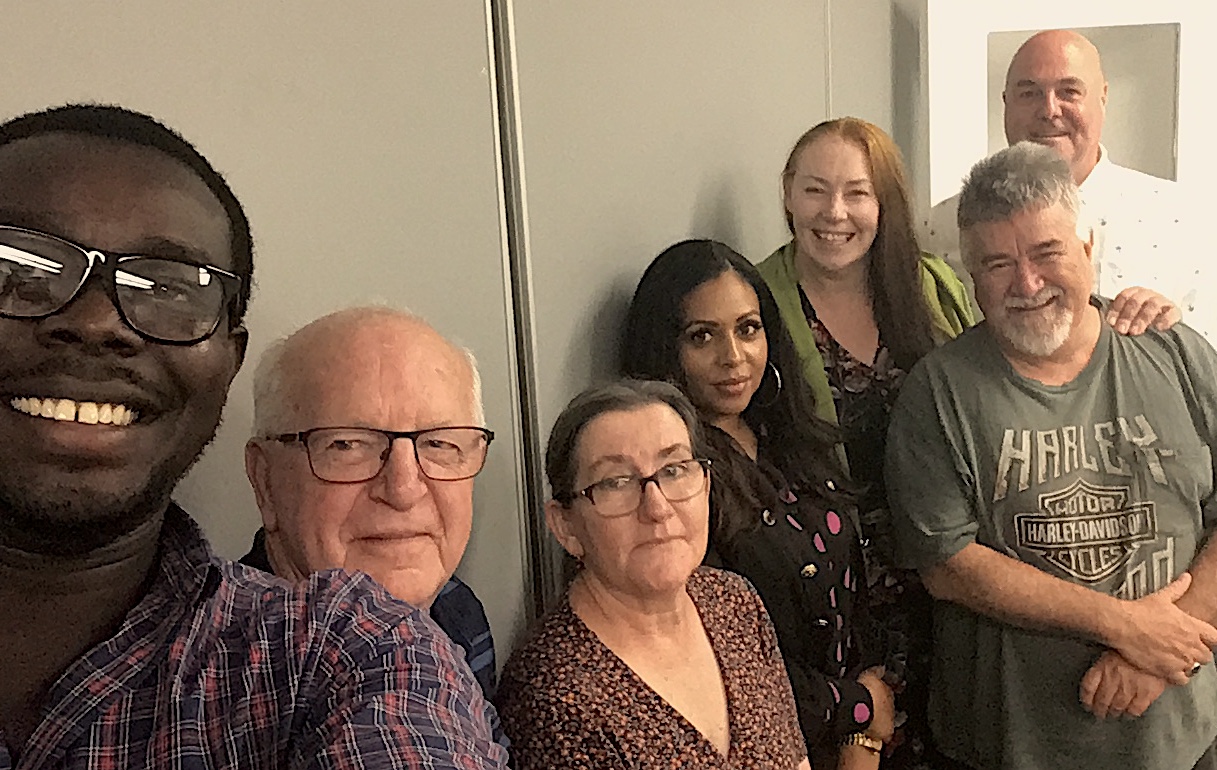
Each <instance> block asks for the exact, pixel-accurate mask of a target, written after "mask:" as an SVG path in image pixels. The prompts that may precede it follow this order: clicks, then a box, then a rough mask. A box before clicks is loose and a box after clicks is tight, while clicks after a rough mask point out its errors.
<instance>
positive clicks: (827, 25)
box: [824, 0, 837, 120]
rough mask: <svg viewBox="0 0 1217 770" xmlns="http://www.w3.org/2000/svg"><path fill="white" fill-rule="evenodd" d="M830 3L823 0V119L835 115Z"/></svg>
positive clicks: (829, 118)
mask: <svg viewBox="0 0 1217 770" xmlns="http://www.w3.org/2000/svg"><path fill="white" fill-rule="evenodd" d="M832 2H833V0H824V112H825V115H824V119H825V120H831V119H832V118H835V117H836V116H837V115H836V113H834V112H833V107H832Z"/></svg>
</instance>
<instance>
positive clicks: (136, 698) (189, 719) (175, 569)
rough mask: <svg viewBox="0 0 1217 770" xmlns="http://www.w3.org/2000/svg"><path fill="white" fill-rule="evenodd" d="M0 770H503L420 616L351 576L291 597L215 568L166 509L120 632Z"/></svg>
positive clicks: (267, 579)
mask: <svg viewBox="0 0 1217 770" xmlns="http://www.w3.org/2000/svg"><path fill="white" fill-rule="evenodd" d="M43 713H44V718H43V721H42V723H41V724H40V725H39V726H38V727H37V729H36V730H35V731H34V733H33V734H32V735H31V736H30V738H29V740H28V741H27V743H26V745H25V746H24V748H23V749H22V750H21V754H20V756H19V757H18V759H17V761H16V763H14V759H13V757H12V756H10V754H9V753H8V751H7V750H6V749H5V748H4V743H3V741H0V770H10V769H14V768H15V770H35V769H36V768H37V769H39V770H41V769H43V768H46V769H47V770H50V769H51V768H54V769H55V770H119V769H120V768H138V767H156V768H171V769H172V770H178V769H181V770H187V769H193V768H199V769H200V770H202V769H203V768H238V767H239V768H242V769H243V770H245V769H250V768H293V769H294V768H301V769H304V768H310V769H311V768H317V769H320V768H335V769H337V770H348V769H349V770H357V769H358V770H367V769H370V768H443V769H445V770H447V769H448V768H452V769H453V770H458V769H459V770H481V769H483V768H503V767H506V758H507V757H506V752H505V751H504V750H503V748H502V747H501V746H499V745H498V744H496V743H495V742H494V740H493V739H492V737H491V727H490V724H491V720H492V718H493V715H494V711H493V707H491V706H490V705H489V704H488V703H487V702H486V700H485V699H484V698H483V697H482V693H481V688H480V687H478V685H477V683H476V682H475V681H474V679H473V677H472V676H471V675H470V672H469V669H468V667H467V666H466V665H465V664H464V663H463V662H462V661H461V660H460V653H458V652H456V649H455V648H454V647H453V646H452V644H451V643H450V642H449V640H448V638H447V637H446V636H445V635H444V634H443V633H442V632H441V631H440V629H439V628H438V627H437V626H436V625H435V624H434V622H433V621H431V620H430V618H428V617H427V615H426V614H425V613H422V612H419V611H418V610H415V609H413V608H411V607H409V606H408V605H405V604H403V603H401V602H398V601H396V600H395V599H393V598H392V597H390V596H388V594H386V593H385V592H384V591H383V589H381V588H379V587H378V586H377V585H376V584H375V583H374V582H373V581H371V580H370V579H368V578H367V577H366V576H363V575H348V574H344V573H341V572H325V573H318V574H317V575H314V576H313V577H312V578H311V579H310V580H309V581H308V583H306V584H301V585H300V586H298V587H292V586H289V585H287V584H286V583H284V582H283V581H280V580H278V579H276V578H274V577H272V576H270V575H266V574H264V573H262V572H259V571H257V570H253V569H248V568H246V567H243V566H240V565H237V564H234V563H232V562H229V561H225V560H221V559H217V558H215V557H213V556H212V555H211V552H210V550H209V549H208V547H207V544H206V541H205V540H204V539H203V537H202V534H201V533H200V532H199V530H198V527H197V526H196V525H195V524H194V522H193V521H191V520H190V518H189V517H188V516H187V515H186V514H185V513H184V512H183V511H182V510H181V509H180V508H178V507H176V506H171V507H170V509H169V511H168V512H167V514H166V517H165V524H164V527H163V529H162V533H161V553H160V560H159V565H158V568H157V571H156V573H155V574H154V576H153V579H152V584H151V587H150V589H149V591H148V593H147V595H146V596H145V597H144V599H143V600H142V601H141V602H140V603H139V605H138V606H136V607H135V608H134V609H133V610H132V611H131V612H130V613H129V614H128V615H127V617H126V618H125V620H124V622H123V624H122V626H121V627H120V628H119V630H118V632H117V633H116V634H115V635H114V636H113V637H112V638H110V639H109V640H107V641H105V642H103V643H102V644H100V645H98V646H97V647H95V648H94V649H92V650H91V651H90V652H88V653H87V654H86V655H85V656H84V657H83V658H81V659H79V660H77V661H76V662H75V663H74V664H73V665H72V666H71V667H70V668H69V669H68V670H67V671H66V672H65V673H64V675H63V676H62V677H61V678H60V679H59V681H58V682H56V684H55V685H54V687H53V688H52V690H51V691H50V693H49V694H48V698H47V701H46V705H45V708H44V712H43Z"/></svg>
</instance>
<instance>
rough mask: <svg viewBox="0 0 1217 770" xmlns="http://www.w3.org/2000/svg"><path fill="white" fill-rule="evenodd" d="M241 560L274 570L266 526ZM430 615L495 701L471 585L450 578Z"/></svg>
mask: <svg viewBox="0 0 1217 770" xmlns="http://www.w3.org/2000/svg"><path fill="white" fill-rule="evenodd" d="M241 563H242V564H244V565H246V566H248V567H253V568H255V569H260V570H262V571H264V572H274V569H273V568H272V567H271V564H270V557H269V556H268V555H267V553H266V530H265V529H259V530H258V531H257V532H256V533H254V541H253V545H251V546H250V548H249V553H247V554H245V555H244V556H242V557H241ZM431 619H432V620H434V621H435V623H436V625H438V626H439V627H440V628H441V629H443V631H444V633H445V634H447V635H448V638H449V639H451V640H452V641H454V642H456V644H457V645H458V646H459V647H460V648H461V649H462V650H463V651H464V652H465V662H466V663H468V664H469V668H470V669H471V670H472V671H473V676H474V678H476V679H477V680H478V684H479V685H481V686H482V695H484V696H485V697H486V700H488V701H494V693H495V686H496V684H497V683H496V681H495V677H496V673H495V672H496V669H497V667H496V665H495V659H494V637H492V636H491V635H490V621H489V620H487V619H486V611H485V610H484V609H482V602H481V601H479V600H478V598H477V595H476V594H474V593H473V589H472V588H470V587H469V586H468V585H466V584H465V583H464V582H462V581H461V580H460V579H459V578H455V577H454V578H452V579H451V580H449V581H448V582H447V583H445V584H444V587H443V588H441V589H440V590H439V595H438V596H436V597H435V601H434V602H433V603H432V604H431ZM492 717H493V718H492V721H491V723H490V726H491V729H492V731H493V733H494V740H495V742H496V743H498V744H500V745H501V746H503V748H507V747H508V746H509V745H510V743H509V741H508V740H507V736H506V735H505V734H504V733H503V727H502V725H501V724H500V723H499V720H498V715H497V714H492Z"/></svg>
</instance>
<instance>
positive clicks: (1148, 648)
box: [922, 542, 1217, 717]
mask: <svg viewBox="0 0 1217 770" xmlns="http://www.w3.org/2000/svg"><path fill="white" fill-rule="evenodd" d="M922 577H923V579H924V581H925V585H926V588H927V589H928V590H929V591H930V593H931V594H933V595H934V597H935V598H938V599H942V600H945V601H950V602H955V603H957V604H960V605H962V606H964V607H966V608H968V609H970V610H972V611H973V612H977V613H980V614H983V615H987V616H989V617H992V618H996V619H998V620H1000V621H1002V622H1004V623H1009V624H1011V625H1015V626H1019V627H1022V628H1028V629H1046V630H1056V631H1063V632H1065V633H1068V634H1071V635H1074V636H1077V637H1079V638H1084V639H1089V640H1092V641H1096V642H1099V643H1101V644H1103V645H1105V646H1106V647H1108V648H1110V649H1109V651H1108V652H1106V653H1104V655H1103V656H1101V657H1100V658H1099V660H1098V662H1096V663H1095V665H1094V667H1092V668H1091V670H1090V671H1089V672H1087V674H1086V676H1085V677H1084V678H1083V680H1082V687H1081V698H1082V703H1083V705H1084V706H1085V707H1086V708H1088V709H1089V710H1091V711H1092V712H1093V713H1095V715H1096V716H1099V717H1105V716H1108V715H1113V716H1116V715H1119V714H1121V713H1129V714H1132V715H1134V716H1140V714H1141V713H1144V711H1145V709H1146V708H1148V707H1149V705H1150V704H1151V703H1152V702H1153V701H1154V700H1155V699H1156V698H1157V697H1158V696H1159V695H1161V694H1162V692H1163V690H1165V688H1166V687H1167V686H1169V685H1172V684H1176V685H1182V684H1186V683H1187V681H1188V672H1189V671H1190V670H1191V668H1192V666H1193V664H1195V663H1202V664H1205V663H1208V662H1210V661H1211V660H1212V659H1213V653H1212V648H1213V647H1217V629H1215V628H1214V627H1213V625H1212V622H1213V621H1214V620H1217V546H1214V545H1213V544H1212V543H1211V542H1210V543H1208V544H1207V545H1205V547H1204V548H1203V550H1202V551H1201V552H1200V553H1199V554H1198V555H1197V556H1196V558H1195V559H1194V560H1193V562H1192V565H1191V567H1190V568H1189V571H1188V572H1185V573H1184V574H1183V575H1181V576H1180V577H1179V578H1178V579H1176V580H1175V581H1174V582H1173V583H1171V584H1170V585H1169V586H1167V587H1165V588H1163V589H1161V590H1159V591H1157V592H1155V593H1153V594H1150V595H1149V596H1146V597H1144V598H1142V599H1138V600H1136V601H1127V600H1122V599H1117V598H1115V597H1113V596H1108V595H1106V594H1101V593H1099V592H1097V591H1092V590H1090V589H1088V588H1084V587H1082V586H1078V585H1074V584H1073V583H1069V582H1067V581H1064V580H1061V579H1059V578H1055V577H1052V576H1051V575H1048V574H1047V573H1045V572H1042V571H1040V570H1038V569H1036V568H1034V567H1032V566H1030V565H1028V564H1024V563H1023V562H1020V561H1018V560H1016V559H1012V558H1010V557H1008V556H1005V555H1004V554H1002V553H999V552H998V551H995V550H993V549H991V548H988V547H986V546H983V545H978V544H976V543H969V544H968V545H966V546H964V548H963V549H962V550H960V551H959V552H958V553H956V554H955V555H954V556H952V557H951V558H949V559H947V560H946V561H945V562H942V563H940V564H938V565H935V566H933V567H930V568H928V569H926V570H924V571H923V573H922Z"/></svg>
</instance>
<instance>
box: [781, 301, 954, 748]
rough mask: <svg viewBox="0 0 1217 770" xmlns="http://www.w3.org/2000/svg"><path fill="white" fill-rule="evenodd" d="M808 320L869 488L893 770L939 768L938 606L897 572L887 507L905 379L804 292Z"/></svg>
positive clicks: (870, 571) (853, 464) (872, 603)
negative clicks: (892, 432) (893, 433)
mask: <svg viewBox="0 0 1217 770" xmlns="http://www.w3.org/2000/svg"><path fill="white" fill-rule="evenodd" d="M799 295H800V298H801V299H802V303H803V314H804V316H806V318H807V323H808V325H810V327H811V330H812V333H813V335H814V336H815V340H816V348H817V349H818V350H819V353H820V356H821V357H822V358H823V359H824V371H825V374H827V375H828V384H829V389H830V390H831V391H832V395H833V401H834V403H835V406H836V410H837V423H838V424H839V425H840V426H841V430H842V432H843V433H844V435H845V454H846V457H847V459H848V460H849V469H850V476H851V477H852V478H853V480H854V481H855V482H856V483H857V484H858V485H859V487H860V488H861V499H860V501H859V505H858V519H859V524H860V525H861V528H862V555H863V560H864V563H865V565H866V583H867V599H868V605H869V606H868V610H869V612H870V616H871V620H872V621H873V622H874V623H875V624H876V626H877V627H878V628H879V629H881V631H882V635H883V636H884V637H885V639H884V641H882V642H881V644H882V645H883V647H884V648H885V656H884V662H885V665H886V666H887V669H888V672H889V677H890V679H891V680H893V681H895V682H896V691H897V703H896V705H897V707H898V709H900V710H901V711H902V713H901V714H898V715H897V721H898V722H901V721H903V722H902V723H903V728H902V729H901V730H900V731H899V732H898V735H897V739H896V745H895V747H894V753H893V754H892V755H890V756H888V757H887V758H885V760H884V767H885V768H905V769H907V770H913V769H920V768H932V767H937V766H938V765H939V762H941V759H940V758H939V757H938V755H937V753H936V752H935V751H934V749H933V747H932V746H931V745H930V731H929V725H928V719H927V716H926V711H927V699H928V693H929V678H930V665H931V659H932V658H931V651H930V645H931V643H932V639H933V619H932V611H933V601H932V600H931V598H930V596H929V593H928V592H927V591H926V590H925V588H924V586H922V584H921V579H920V578H919V577H918V575H917V573H916V572H915V571H913V570H908V569H903V568H901V567H899V566H897V564H898V562H897V561H896V555H895V537H894V533H893V530H892V521H891V515H890V513H889V511H888V507H887V486H886V484H885V483H884V479H883V459H884V454H885V447H886V444H887V427H888V422H889V420H890V416H891V410H892V406H893V405H894V404H895V402H896V396H897V394H898V392H899V390H900V385H901V384H902V383H903V381H904V376H905V372H904V370H903V369H901V368H900V367H898V366H897V365H896V363H895V361H893V360H892V356H891V354H890V352H889V351H888V349H887V347H886V346H885V345H884V344H883V340H882V339H880V340H879V348H878V350H877V352H876V353H875V360H874V361H872V362H870V363H866V362H864V361H860V360H858V359H857V358H855V357H854V356H853V355H852V354H851V353H850V352H849V351H848V350H846V349H845V348H844V347H842V346H841V345H840V344H839V343H838V342H837V341H836V339H834V338H833V336H832V334H831V333H830V332H829V331H828V327H826V326H825V325H824V324H823V322H821V321H820V319H819V318H818V317H817V316H816V311H815V308H813V307H812V305H811V302H810V301H809V300H808V299H807V295H806V294H805V293H804V292H803V290H802V288H801V287H800V289H799Z"/></svg>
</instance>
